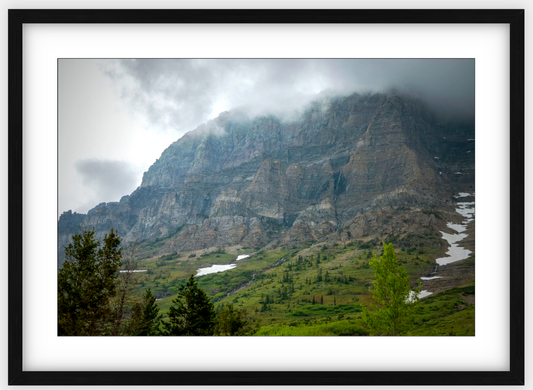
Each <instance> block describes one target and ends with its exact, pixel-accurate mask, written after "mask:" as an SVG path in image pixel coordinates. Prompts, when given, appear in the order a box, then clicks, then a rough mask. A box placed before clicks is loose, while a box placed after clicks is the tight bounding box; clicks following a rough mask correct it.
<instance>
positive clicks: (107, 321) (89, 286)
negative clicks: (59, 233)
mask: <svg viewBox="0 0 533 390" xmlns="http://www.w3.org/2000/svg"><path fill="white" fill-rule="evenodd" d="M65 257H66V261H65V262H64V263H63V267H62V268H61V269H60V270H59V275H58V334H59V335H60V336H211V335H229V336H235V335H247V334H253V333H255V332H256V331H257V328H258V326H257V325H256V324H255V323H254V322H253V321H251V320H250V319H248V318H247V316H246V312H245V311H244V310H239V309H236V308H234V307H233V305H231V304H227V305H222V306H220V307H219V309H218V310H215V307H214V304H213V303H212V301H211V299H210V298H209V296H208V295H207V294H206V293H205V291H204V290H202V289H201V288H200V287H198V283H197V281H196V278H195V277H194V275H191V276H190V278H189V279H188V280H187V283H186V284H185V285H182V286H180V288H179V292H178V294H177V295H176V297H175V298H174V299H173V300H172V306H171V307H170V309H169V312H168V318H167V319H163V318H162V315H161V314H160V313H159V307H158V305H157V303H156V297H155V296H154V295H153V294H152V292H151V291H150V289H147V290H146V291H145V293H144V295H143V296H142V297H137V296H135V295H134V294H133V293H132V289H133V286H134V283H135V280H134V277H133V272H131V267H128V266H129V265H131V262H132V259H126V260H124V259H123V253H122V248H121V247H120V237H119V236H118V233H117V232H116V231H115V230H113V229H111V230H110V232H109V234H106V235H105V237H104V239H103V242H102V243H100V242H99V241H98V240H97V239H96V237H95V232H94V230H93V231H84V232H83V233H82V234H79V235H74V236H73V237H72V242H71V243H70V244H69V245H68V246H67V247H65ZM132 257H133V255H132ZM123 265H126V270H125V272H120V268H121V267H122V266H123Z"/></svg>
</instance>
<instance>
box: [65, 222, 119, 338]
mask: <svg viewBox="0 0 533 390" xmlns="http://www.w3.org/2000/svg"><path fill="white" fill-rule="evenodd" d="M119 245H120V238H119V236H118V234H117V233H116V232H115V231H114V230H113V229H111V231H110V232H109V234H107V235H106V236H105V238H104V241H103V246H102V247H100V242H99V241H98V240H97V239H96V238H95V232H94V230H93V231H85V232H83V233H82V234H79V235H74V236H73V237H72V243H70V244H69V245H68V246H67V247H65V256H66V261H65V263H63V267H62V268H61V269H60V271H59V275H58V333H59V335H60V336H94V335H106V334H109V333H110V331H111V327H112V323H113V313H112V309H111V307H110V301H109V300H110V298H112V297H114V296H115V294H116V277H117V274H118V269H119V267H120V265H121V256H122V251H121V249H120V248H119Z"/></svg>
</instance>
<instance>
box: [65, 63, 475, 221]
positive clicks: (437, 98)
mask: <svg viewBox="0 0 533 390" xmlns="http://www.w3.org/2000/svg"><path fill="white" fill-rule="evenodd" d="M392 88H397V89H400V90H404V91H410V92H412V93H416V94H417V95H420V96H423V97H424V98H425V99H426V100H427V101H428V102H429V103H430V105H431V106H433V107H435V108H437V109H438V110H439V111H440V112H441V113H442V114H443V115H445V116H448V117H449V116H457V117H461V118H468V117H471V116H472V115H473V112H474V60H454V59H442V60H440V59H428V60H420V59H418V60H417V59H411V60H390V59H388V60H379V59H369V60H362V59H361V60H342V59H334V60H318V59H317V60H305V59H302V60H300V59H287V60H261V59H259V60H237V59H230V60H224V59H216V60H209V59H199V60H180V59H177V60H165V59H156V60H149V59H142V60H91V59H89V60H88V59H63V60H60V61H59V145H58V147H59V210H58V212H59V214H61V213H62V212H64V211H67V210H72V211H76V212H81V213H86V212H87V211H88V210H89V209H91V208H92V207H94V206H96V205H97V204H99V203H101V202H110V201H118V200H120V198H121V197H122V196H123V195H126V194H130V193H131V192H132V191H133V190H135V188H137V187H138V186H139V185H140V183H141V178H142V174H143V172H144V171H146V170H147V169H148V167H149V166H150V165H151V164H152V163H153V162H154V161H155V160H156V159H157V158H159V156H160V155H161V152H162V151H163V150H164V149H165V148H166V147H167V146H169V145H170V144H171V143H172V142H174V141H175V140H177V139H178V138H180V137H181V136H182V135H183V134H184V133H185V132H187V131H190V130H192V129H194V128H195V127H196V126H198V125H199V124H201V123H204V122H206V121H207V120H209V119H212V118H214V117H216V116H217V115H218V114H219V113H220V112H223V111H227V110H231V109H232V108H235V107H241V106H247V107H249V108H251V109H253V110H254V113H256V114H259V113H263V112H270V113H274V114H278V115H286V114H288V113H290V112H292V111H293V110H296V109H299V108H301V107H302V106H303V105H305V104H307V103H308V102H309V101H310V100H312V99H313V98H314V97H315V96H316V95H317V94H318V93H320V92H321V91H324V90H328V91H338V92H339V93H343V94H347V93H351V92H368V91H387V90H390V89H392Z"/></svg>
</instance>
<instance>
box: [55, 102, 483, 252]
mask: <svg viewBox="0 0 533 390" xmlns="http://www.w3.org/2000/svg"><path fill="white" fill-rule="evenodd" d="M444 134H446V135H445V136H444ZM473 138H474V127H473V126H467V125H456V124H438V123H435V121H434V120H432V117H431V114H430V113H429V110H428V109H427V108H426V107H425V105H424V104H423V103H422V102H420V101H419V100H416V99H413V98H409V97H406V96H398V95H395V96H389V95H386V94H367V95H359V94H353V95H351V96H348V97H338V98H327V99H323V100H320V101H317V102H315V103H313V104H312V105H311V106H310V107H309V108H308V109H307V110H306V111H305V113H304V114H303V115H302V116H301V117H299V118H298V119H293V120H291V121H287V120H285V121H284V120H281V119H278V118H276V117H274V116H259V117H255V118H250V117H248V116H246V115H245V114H244V113H242V112H239V111H234V112H226V113H222V114H221V115H220V116H219V117H218V118H216V119H214V120H212V121H210V122H208V123H207V124H205V125H202V126H200V127H198V128H197V129H196V130H194V131H191V132H189V133H187V134H185V135H184V136H183V137H182V138H180V139H179V140H178V141H176V142H174V143H173V144H172V145H170V146H169V147H168V148H167V149H166V150H165V151H164V152H163V153H162V155H161V157H160V158H159V159H158V160H157V161H156V162H155V163H154V164H153V165H152V166H151V167H150V168H149V170H148V171H147V172H145V174H144V176H143V180H142V184H141V185H140V187H139V188H137V190H135V191H134V192H133V193H132V194H131V195H129V196H124V197H123V198H122V199H121V200H120V201H119V202H111V203H104V204H100V205H98V206H96V207H95V208H93V209H92V210H90V211H89V212H88V213H87V215H83V214H77V213H71V212H67V213H64V214H63V215H62V216H61V217H60V219H59V224H58V231H59V235H58V236H59V239H58V250H59V252H60V262H61V250H62V248H63V247H64V245H66V244H67V243H68V240H69V239H70V237H71V235H72V234H75V233H78V232H79V231H81V230H82V229H89V228H94V229H95V230H96V232H97V235H98V236H103V234H105V233H106V232H108V231H109V229H110V228H111V227H113V228H115V229H117V230H118V231H119V233H120V235H121V237H123V242H124V243H125V244H128V243H133V242H137V243H142V242H153V241H158V240H159V241H160V240H165V243H164V246H163V247H161V248H159V249H158V251H160V252H161V253H165V252H170V251H176V250H178V251H183V250H197V249H201V248H207V247H214V246H229V245H243V246H249V247H262V246H264V245H266V244H269V243H272V242H276V243H279V244H282V245H297V244H299V243H302V242H306V241H309V240H317V239H321V238H324V237H328V236H332V235H333V236H335V237H337V238H341V233H342V232H350V234H349V235H350V237H353V238H357V237H363V236H365V235H369V234H380V232H383V233H391V232H397V233H402V232H408V231H411V230H413V229H414V231H427V232H431V231H434V230H435V229H436V228H437V226H438V224H439V223H440V222H439V221H437V220H435V216H434V215H432V214H428V213H423V212H422V210H425V209H428V208H438V209H442V210H446V209H447V208H449V205H448V204H447V202H449V199H450V197H451V195H452V193H453V192H454V191H457V190H458V189H464V188H468V187H472V186H473V185H474V153H467V152H468V150H466V149H465V148H471V149H472V150H473V142H472V143H471V144H472V145H469V144H468V141H467V140H468V139H473ZM436 157H437V158H436ZM456 169H461V170H462V171H463V172H461V175H456V174H455V172H458V171H456ZM392 211H394V212H395V213H396V215H397V217H398V218H393V221H390V218H388V222H387V221H384V220H383V218H385V217H384V215H385V214H390V213H391V212H392ZM400 214H402V215H400ZM406 215H407V220H408V222H403V223H402V222H399V221H400V220H401V221H405V220H406ZM417 229H418V230H417Z"/></svg>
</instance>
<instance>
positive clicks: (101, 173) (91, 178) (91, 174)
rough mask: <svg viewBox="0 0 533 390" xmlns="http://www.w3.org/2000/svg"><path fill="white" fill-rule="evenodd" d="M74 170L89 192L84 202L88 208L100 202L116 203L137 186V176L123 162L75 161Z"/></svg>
mask: <svg viewBox="0 0 533 390" xmlns="http://www.w3.org/2000/svg"><path fill="white" fill-rule="evenodd" d="M75 168H76V172H77V173H78V174H79V175H80V176H81V180H82V183H83V185H84V187H85V189H86V191H90V194H89V195H90V196H89V200H88V201H87V202H86V203H87V204H89V205H90V207H94V206H95V205H96V204H97V203H100V202H102V201H105V202H110V201H118V200H119V199H120V198H121V197H122V196H123V195H126V194H129V193H131V192H132V191H133V190H134V189H135V188H136V187H137V186H138V185H139V183H138V175H137V174H136V172H135V171H134V169H132V167H131V166H130V165H129V164H128V163H126V162H124V161H115V160H100V159H85V160H78V161H76V163H75ZM91 194H92V195H93V196H94V199H93V196H91ZM95 199H98V200H99V201H98V202H96V201H95Z"/></svg>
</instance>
